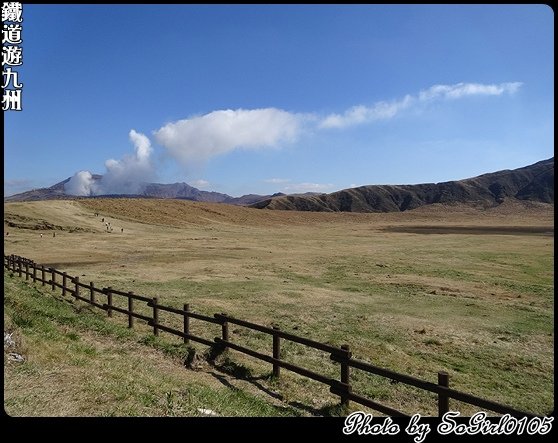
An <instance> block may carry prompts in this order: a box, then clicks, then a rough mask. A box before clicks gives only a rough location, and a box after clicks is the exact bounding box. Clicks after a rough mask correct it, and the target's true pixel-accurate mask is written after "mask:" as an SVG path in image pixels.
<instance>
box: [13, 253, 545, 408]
mask: <svg viewBox="0 0 558 443" xmlns="http://www.w3.org/2000/svg"><path fill="white" fill-rule="evenodd" d="M4 267H5V268H6V269H8V270H10V271H12V272H14V273H17V274H18V276H19V277H22V276H23V275H25V279H26V280H29V279H30V278H32V279H33V282H34V283H36V282H40V283H41V284H42V285H43V286H44V285H46V284H48V285H51V288H52V290H54V289H55V288H56V287H57V288H60V289H62V296H65V295H67V294H69V295H70V296H72V297H74V298H75V299H78V300H81V301H83V302H85V303H89V304H90V305H92V306H95V307H97V308H99V309H102V310H104V311H106V312H107V315H108V316H109V317H112V313H113V312H118V313H121V314H124V315H126V316H127V317H128V327H129V328H133V327H134V319H139V320H142V321H145V322H146V323H147V325H148V326H150V327H152V328H153V334H154V335H158V334H159V331H164V332H166V333H169V334H172V335H175V336H177V337H181V338H182V339H183V340H184V343H189V341H190V340H191V341H194V342H197V343H201V344H203V345H206V346H210V347H212V348H215V349H217V350H220V351H222V350H226V349H232V350H235V351H237V352H241V353H243V354H246V355H249V356H251V357H253V358H256V359H258V360H262V361H265V362H266V363H270V364H272V365H273V375H274V376H275V377H279V375H280V368H284V369H286V370H289V371H291V372H294V373H296V374H299V375H301V376H303V377H307V378H310V379H312V380H315V381H317V382H319V383H322V384H325V385H327V386H329V388H330V389H329V390H330V392H331V393H333V394H335V395H338V396H339V397H340V399H341V403H342V404H344V405H348V404H349V401H354V402H356V403H359V404H361V405H364V406H367V407H369V408H371V409H374V410H377V411H380V412H382V413H385V414H388V415H391V416H403V417H407V416H408V415H407V414H405V413H403V412H401V411H398V410H396V409H393V408H391V407H389V406H386V405H382V404H380V403H378V402H376V401H374V400H372V399H369V398H366V397H364V396H362V395H359V394H357V393H354V392H352V385H351V383H350V378H351V377H350V374H351V371H350V368H354V369H358V370H361V371H364V372H367V373H370V374H375V375H378V376H380V377H384V378H387V379H390V380H394V381H397V382H400V383H403V384H406V385H409V386H414V387H416V388H419V389H422V390H425V391H429V392H432V393H435V394H438V415H439V416H440V417H441V416H442V415H443V414H445V413H446V412H448V411H449V399H454V400H458V401H461V402H463V403H468V404H471V405H474V406H479V407H482V408H485V409H487V410H490V411H493V412H497V413H501V414H510V415H511V416H514V417H523V416H526V417H536V416H537V415H536V414H532V413H530V412H525V411H520V410H518V409H515V408H512V407H510V406H506V405H502V404H500V403H497V402H494V401H491V400H487V399H483V398H480V397H477V396H474V395H471V394H468V393H465V392H461V391H458V390H455V389H451V388H450V387H449V376H448V374H447V373H445V372H438V383H432V382H429V381H425V380H421V379H419V378H416V377H413V376H410V375H405V374H400V373H398V372H395V371H392V370H389V369H385V368H380V367H378V366H375V365H372V364H370V363H366V362H363V361H360V360H356V359H354V358H352V354H351V351H350V348H349V346H348V345H343V346H341V347H335V346H332V345H329V344H326V343H320V342H317V341H314V340H311V339H308V338H305V337H299V336H297V335H294V334H290V333H288V332H285V331H282V330H281V329H279V327H277V326H273V327H268V326H262V325H258V324H256V323H252V322H249V321H246V320H241V319H238V318H234V317H231V316H229V315H227V314H225V313H219V314H214V315H213V317H210V316H207V315H203V314H199V313H196V312H192V311H190V305H189V304H184V306H183V309H178V308H173V307H170V306H164V305H161V304H159V303H158V300H157V298H156V297H155V298H149V297H144V296H141V295H137V294H134V293H133V292H126V291H119V290H116V289H113V288H111V287H106V288H98V287H96V286H95V285H94V283H93V282H90V283H89V284H85V283H82V282H80V281H79V277H71V276H68V275H67V274H66V272H61V271H58V270H56V269H54V268H45V267H44V266H43V265H39V264H37V263H35V262H34V261H33V260H30V259H27V258H24V257H20V256H17V255H13V254H12V255H4ZM37 271H40V274H41V275H40V276H38V275H37ZM47 272H48V273H49V274H50V280H47V276H46V274H47ZM57 275H58V276H61V277H62V282H58V281H56V276H57ZM80 289H84V290H88V291H89V297H86V296H84V295H82V294H81V293H80ZM97 294H100V295H102V296H103V297H106V300H107V301H106V303H100V302H98V301H96V295H97ZM113 296H118V297H123V298H126V299H127V302H128V304H127V306H128V307H127V309H126V308H122V307H120V306H115V305H114V303H113ZM134 301H137V302H143V303H145V305H146V307H147V308H151V311H152V316H151V317H149V316H147V315H144V314H140V313H139V312H138V311H137V309H136V310H135V309H134ZM159 311H165V312H168V313H170V314H175V315H178V316H180V317H182V324H183V330H182V331H180V330H178V329H175V328H172V327H170V326H168V325H165V324H162V323H161V321H160V319H159ZM191 318H192V319H196V320H200V321H202V322H206V323H212V324H219V325H221V336H220V337H215V338H214V339H213V340H210V339H207V338H204V337H199V336H196V335H194V334H192V333H191V332H190V319H191ZM229 323H231V324H235V325H238V326H242V327H245V328H248V329H251V330H254V331H258V332H262V333H264V334H267V335H270V336H272V338H273V347H272V355H267V354H263V353H261V352H259V351H255V350H253V349H249V348H247V347H245V346H242V345H240V344H238V343H234V342H233V341H231V338H230V334H229ZM281 340H287V341H290V342H294V343H299V344H301V345H304V346H307V347H309V348H312V349H316V350H319V351H322V352H325V353H329V354H330V359H331V360H332V361H334V362H336V363H339V365H340V377H339V379H333V378H330V377H327V376H324V375H322V374H318V373H317V372H314V371H312V370H310V369H307V368H303V367H301V366H298V365H295V364H293V363H290V362H287V361H285V360H282V359H281V357H280V349H281Z"/></svg>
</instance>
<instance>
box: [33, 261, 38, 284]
mask: <svg viewBox="0 0 558 443" xmlns="http://www.w3.org/2000/svg"><path fill="white" fill-rule="evenodd" d="M33 283H37V265H36V264H35V263H33Z"/></svg>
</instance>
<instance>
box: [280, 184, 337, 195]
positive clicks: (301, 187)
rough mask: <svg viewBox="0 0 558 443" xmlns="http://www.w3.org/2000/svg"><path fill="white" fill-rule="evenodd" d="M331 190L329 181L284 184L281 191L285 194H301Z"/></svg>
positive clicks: (331, 186)
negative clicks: (326, 182)
mask: <svg viewBox="0 0 558 443" xmlns="http://www.w3.org/2000/svg"><path fill="white" fill-rule="evenodd" d="M331 190H333V185H332V184H331V183H328V184H324V183H293V184H291V185H287V186H285V187H284V188H283V189H282V190H281V191H282V192H284V193H285V194H301V193H304V192H319V193H323V192H328V191H331Z"/></svg>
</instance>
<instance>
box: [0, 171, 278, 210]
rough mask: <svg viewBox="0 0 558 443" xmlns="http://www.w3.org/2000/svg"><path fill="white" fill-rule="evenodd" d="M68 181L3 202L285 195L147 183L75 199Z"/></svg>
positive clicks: (252, 199)
mask: <svg viewBox="0 0 558 443" xmlns="http://www.w3.org/2000/svg"><path fill="white" fill-rule="evenodd" d="M101 178H102V176H101V175H93V179H95V180H100V179H101ZM68 181H70V177H68V178H67V179H66V180H63V181H61V182H60V183H56V184H55V185H53V186H51V187H49V188H40V189H33V190H32V191H27V192H22V193H20V194H15V195H12V196H10V197H5V198H4V201H5V202H18V201H37V200H55V199H56V200H61V199H64V200H66V199H75V198H101V197H112V198H115V197H122V198H130V197H135V198H172V199H182V200H192V201H199V202H209V203H228V204H233V205H243V206H247V205H251V204H253V203H256V202H258V201H260V200H265V199H269V198H273V197H278V196H282V195H285V194H281V193H278V194H273V195H257V194H248V195H243V196H242V197H231V196H230V195H227V194H221V193H220V192H209V191H201V190H199V189H197V188H194V187H193V186H190V185H188V184H186V183H172V184H161V183H148V184H147V185H146V186H145V189H144V191H143V192H142V193H141V194H134V195H130V194H110V195H97V196H92V197H76V196H74V195H68V194H66V193H65V190H64V185H65V184H66V183H68Z"/></svg>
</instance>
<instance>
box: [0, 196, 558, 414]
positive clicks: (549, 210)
mask: <svg viewBox="0 0 558 443" xmlns="http://www.w3.org/2000/svg"><path fill="white" fill-rule="evenodd" d="M96 213H98V215H96ZM102 218H105V221H108V222H110V223H111V226H112V227H113V230H112V232H107V230H106V227H105V224H104V223H102V222H101V219H102ZM122 228H123V232H122V231H121V229H122ZM4 232H5V234H4V253H5V254H17V255H21V256H24V257H27V258H30V259H32V260H35V261H36V262H38V263H41V264H45V265H47V266H53V267H55V268H57V269H59V270H61V271H66V272H68V274H70V275H76V276H80V280H81V281H84V282H89V281H92V282H94V283H95V285H96V286H112V287H114V288H116V289H121V290H126V291H134V292H136V293H137V294H141V295H145V296H148V297H155V296H157V297H159V300H160V302H161V303H162V304H166V305H170V306H176V307H181V306H182V304H183V303H190V305H191V308H192V309H193V310H194V311H197V312H201V313H205V314H213V313H216V312H226V313H228V314H230V315H232V316H235V317H238V318H241V319H245V320H249V321H252V322H255V323H259V324H265V325H270V324H272V323H273V324H277V325H279V326H280V327H281V328H282V329H284V330H286V331H289V332H293V333H295V334H297V335H301V336H305V337H308V338H312V339H315V340H317V341H321V342H328V343H332V344H334V345H341V344H348V345H350V347H351V350H352V352H353V355H354V356H355V357H356V358H358V359H361V360H365V361H368V362H370V363H372V364H375V365H377V366H382V367H385V368H388V369H392V370H395V371H399V372H403V373H405V374H409V375H414V376H417V377H420V378H423V379H426V380H429V381H433V382H435V381H436V374H437V372H438V371H441V370H443V371H447V372H448V373H449V375H450V383H451V387H454V388H456V389H460V390H462V391H466V392H469V393H472V394H474V395H477V396H481V397H485V398H489V399H492V400H495V401H498V402H501V403H504V404H508V405H510V406H513V407H515V408H518V409H524V410H528V411H531V412H534V413H538V414H548V413H549V412H550V411H551V410H553V409H554V394H553V390H554V389H553V373H554V363H553V361H554V354H553V352H554V351H553V349H554V346H553V343H554V332H553V325H554V314H553V312H554V263H553V260H554V206H553V205H544V204H535V203H517V202H505V203H503V204H502V205H500V206H499V207H496V208H488V209H483V208H475V207H469V206H467V207H466V206H439V205H432V206H429V207H422V208H418V209H416V210H412V211H407V212H403V213H382V214H355V213H309V212H291V211H270V210H257V209H250V208H244V207H236V206H227V205H220V204H208V203H195V202H188V201H176V200H172V201H171V200H150V199H133V200H132V199H90V200H75V201H42V202H26V203H5V204H4ZM6 232H9V235H7V236H6ZM41 233H42V234H43V236H42V237H41V236H40V234H41ZM53 233H56V236H53ZM5 290H6V289H5ZM99 315H101V316H102V313H101V314H99ZM10 321H11V320H10ZM103 321H107V322H108V321H109V320H103ZM111 321H112V322H114V320H111ZM124 321H125V318H123V319H122V324H124ZM16 323H17V322H16ZM194 328H197V329H196V330H195V332H196V333H200V334H202V335H203V334H205V335H206V336H207V338H209V339H211V338H212V337H213V336H215V335H217V334H216V333H215V331H213V330H211V328H209V329H207V330H206V329H205V327H204V326H203V325H200V326H196V325H195V323H192V329H193V330H194ZM146 331H148V330H147V329H146ZM164 336H165V335H164V334H163V337H164ZM86 339H87V340H89V341H91V340H92V338H91V337H89V338H87V337H85V338H84V339H83V340H86ZM232 339H233V340H234V341H238V342H239V343H243V344H246V345H248V346H249V347H251V348H252V349H255V350H260V351H261V352H265V353H269V352H270V351H271V343H270V338H269V337H266V336H263V337H262V335H261V334H258V333H254V332H249V331H247V330H245V329H244V328H236V329H235V328H232ZM168 340H169V342H173V340H174V338H173V337H169V338H168ZM176 342H178V340H176ZM99 346H101V345H99ZM103 346H108V345H106V344H105V345H103ZM130 346H131V345H130ZM101 348H102V346H101ZM95 349H96V348H95ZM199 349H200V352H201V350H202V349H203V347H201V346H200V348H199ZM37 352H39V351H38V350H37ZM60 352H62V351H60ZM126 352H134V358H135V359H137V361H141V358H142V357H141V352H143V351H141V350H137V349H136V347H135V346H133V349H130V350H129V351H126ZM230 352H231V359H232V360H233V361H234V362H236V363H235V364H236V365H237V367H240V368H243V369H244V370H245V373H249V374H250V375H251V377H244V380H242V379H240V380H237V379H234V377H231V378H230V379H227V382H226V383H227V384H229V385H230V386H235V387H240V389H241V390H243V391H244V392H246V393H247V394H246V395H250V396H254V398H258V399H259V400H258V401H263V402H269V403H270V404H271V403H273V404H275V406H274V407H275V409H274V408H272V407H270V409H265V408H260V407H258V408H256V409H254V410H252V411H253V412H249V410H247V409H243V408H240V407H239V408H238V411H240V412H239V415H243V414H244V415H250V414H255V415H258V414H262V415H278V414H280V413H283V412H284V413H287V414H289V415H296V414H298V413H301V414H303V415H305V414H315V413H318V414H319V413H322V412H323V411H325V410H327V408H328V407H330V406H331V405H333V404H335V403H336V402H337V401H338V397H334V396H332V395H331V394H329V393H328V390H327V388H326V387H325V386H323V385H319V384H317V383H314V382H312V381H309V380H306V379H304V378H302V377H300V376H298V375H296V374H292V373H288V372H287V371H284V372H282V377H281V379H280V381H274V380H269V379H268V378H266V376H267V375H269V372H270V367H269V365H266V364H264V363H260V362H258V361H256V360H254V359H251V358H250V357H247V356H243V355H241V354H238V353H235V352H234V351H230ZM282 352H283V354H284V358H285V359H287V360H289V361H291V362H293V363H296V364H300V365H302V366H305V367H308V368H309V369H314V370H316V371H321V372H324V373H326V374H331V375H332V376H335V377H336V378H337V377H338V375H337V374H338V367H336V366H334V365H333V364H332V363H330V362H329V359H328V356H327V355H321V354H320V353H318V352H313V351H310V350H306V349H305V348H304V347H301V346H299V345H295V344H293V345H292V346H289V345H288V344H285V345H284V347H283V349H282ZM95 355H97V354H95ZM104 358H106V357H104V356H103V357H101V356H99V357H98V358H97V357H96V358H90V359H89V361H90V362H91V363H90V365H92V366H99V365H103V364H104V363H103V359H104ZM146 359H147V361H149V358H146ZM134 361H135V360H134ZM10 365H11V366H10V368H11V369H10V368H8V369H6V363H5V376H7V380H8V381H5V385H4V393H5V397H6V396H8V397H9V398H11V399H12V400H13V401H12V403H11V408H12V413H13V414H15V415H25V414H26V411H27V409H25V407H24V406H22V402H18V401H17V398H16V397H17V395H16V393H15V386H19V387H20V388H21V386H23V385H24V384H25V377H31V376H30V375H28V374H27V375H26V373H25V371H19V372H18V371H16V370H15V369H13V366H14V365H13V363H10ZM88 365H89V364H88ZM140 366H141V365H140ZM80 368H81V369H80V370H82V369H83V368H82V367H81V366H80ZM146 368H150V366H149V365H146V366H145V367H142V368H141V373H142V374H144V373H146V372H148V371H149V370H151V369H146ZM68 370H70V369H68ZM122 370H123V371H129V370H131V369H129V368H128V369H122ZM138 370H139V369H138ZM167 370H168V371H170V372H173V371H178V372H180V373H182V372H187V373H188V372H189V371H188V370H186V369H184V368H183V367H181V366H180V365H176V368H175V369H174V370H171V369H168V368H165V371H167ZM6 371H7V372H6ZM152 371H154V373H157V371H159V369H157V368H156V366H153V369H152ZM192 374H193V375H190V376H185V375H176V377H178V378H180V377H190V379H191V378H192V377H194V378H196V377H197V378H196V381H197V382H199V383H202V381H203V377H206V378H207V374H206V373H203V371H201V372H196V373H192ZM151 376H152V375H151ZM173 376H174V375H173ZM145 377H147V375H145ZM241 378H242V377H241ZM247 379H251V380H252V382H251V383H248V382H247ZM352 380H354V384H355V386H356V388H358V391H359V392H361V393H363V394H365V395H366V396H368V397H370V398H373V399H375V400H376V401H378V402H381V403H385V404H387V405H389V406H391V407H394V408H398V409H401V410H403V411H406V412H407V413H409V414H413V413H417V412H418V413H421V414H423V415H433V414H436V411H437V409H436V403H435V396H434V395H431V394H427V393H424V392H421V391H418V390H416V389H414V388H410V387H405V386H403V385H401V384H391V383H390V381H389V380H386V379H382V378H380V377H375V376H371V375H367V374H364V373H361V372H360V371H357V370H354V371H353V379H352ZM213 381H214V379H213ZM149 383H153V382H152V381H149ZM169 383H170V382H169ZM169 386H170V385H169ZM356 388H354V389H355V390H356ZM27 389H29V388H27ZM172 389H174V388H172V387H171V388H169V390H170V391H169V392H173V391H172ZM270 393H271V394H273V395H271V394H270ZM36 395H39V396H40V395H44V396H47V394H45V393H43V394H36ZM76 395H77V394H76ZM157 395H159V396H160V397H161V396H164V393H162V392H160V393H158V394H156V395H155V394H154V396H155V397H156V396H157ZM93 397H94V396H93ZM278 399H279V400H278ZM43 400H44V398H43ZM45 401H46V400H45ZM250 401H251V400H250ZM157 402H158V403H157V404H162V403H161V402H163V400H161V398H159V399H158V400H157ZM89 403H90V402H89ZM163 403H164V402H163ZM222 403H223V404H224V403H227V401H225V402H222ZM229 403H230V401H229ZM218 404H221V403H218ZM5 406H6V405H5ZM80 407H81V408H82V409H79V408H78V409H77V411H78V412H76V409H75V408H74V409H72V410H71V411H70V412H69V414H74V415H103V411H102V410H101V409H102V408H100V407H99V406H98V404H97V405H95V410H90V411H87V410H84V409H83V408H84V406H83V404H82V405H81V406H80ZM214 407H216V408H217V409H219V406H218V405H217V406H214ZM279 407H281V408H287V409H277V408H279ZM450 407H451V409H453V410H459V411H461V412H462V413H463V414H470V413H474V412H476V410H475V409H474V408H473V407H471V406H468V405H464V404H460V403H459V402H456V401H452V402H450ZM107 408H108V409H106V410H105V413H106V411H107V410H109V409H110V408H109V407H108V406H107ZM223 408H224V409H223V410H221V411H220V412H221V413H222V414H225V415H235V414H233V413H232V412H231V410H230V408H229V409H227V408H226V407H225V406H223ZM288 408H294V409H292V410H291V409H288ZM352 408H354V409H359V407H358V405H353V406H352ZM360 409H362V408H360ZM111 410H112V409H111ZM134 411H135V412H134ZM138 411H139V412H138ZM161 411H162V409H158V410H157V412H155V411H154V410H152V411H150V410H149V409H141V410H140V409H138V408H135V409H134V408H133V407H130V408H128V409H126V410H123V409H117V410H113V413H115V414H117V415H118V414H121V415H134V414H141V415H150V414H151V415H160V414H163V412H161ZM279 411H282V412H279ZM8 412H10V411H9V408H8ZM191 413H192V410H191V409H185V410H184V415H191ZM58 415H64V412H60V413H59V414H58Z"/></svg>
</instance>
